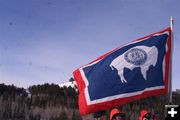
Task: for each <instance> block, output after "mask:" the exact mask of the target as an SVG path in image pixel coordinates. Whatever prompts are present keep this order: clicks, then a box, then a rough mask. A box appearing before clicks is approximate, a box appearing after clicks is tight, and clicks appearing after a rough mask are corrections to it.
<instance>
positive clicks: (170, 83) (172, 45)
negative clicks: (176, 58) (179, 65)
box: [169, 16, 174, 104]
mask: <svg viewBox="0 0 180 120" xmlns="http://www.w3.org/2000/svg"><path fill="white" fill-rule="evenodd" d="M170 28H171V41H172V42H171V58H170V79H169V104H172V62H173V61H172V57H173V47H174V44H173V17H172V16H171V19H170Z"/></svg>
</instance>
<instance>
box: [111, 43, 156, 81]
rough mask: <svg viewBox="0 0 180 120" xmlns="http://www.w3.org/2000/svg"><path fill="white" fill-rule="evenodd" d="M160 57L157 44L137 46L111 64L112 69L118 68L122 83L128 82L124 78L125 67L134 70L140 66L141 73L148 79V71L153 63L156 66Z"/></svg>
mask: <svg viewBox="0 0 180 120" xmlns="http://www.w3.org/2000/svg"><path fill="white" fill-rule="evenodd" d="M157 58H158V50H157V48H156V47H155V46H152V47H147V46H136V47H133V48H131V49H129V50H128V51H126V52H125V53H123V54H122V55H120V56H118V57H116V58H115V59H114V60H113V61H112V62H111V64H110V67H111V69H112V70H114V68H115V69H117V71H118V75H119V77H120V79H121V82H122V83H127V80H126V79H125V78H124V75H123V74H124V68H125V67H126V68H129V69H130V70H133V69H134V68H136V67H140V69H141V74H142V75H143V77H144V79H145V80H146V72H147V71H148V69H149V67H150V66H151V65H153V66H155V65H156V62H157Z"/></svg>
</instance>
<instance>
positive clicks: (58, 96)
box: [0, 84, 180, 120]
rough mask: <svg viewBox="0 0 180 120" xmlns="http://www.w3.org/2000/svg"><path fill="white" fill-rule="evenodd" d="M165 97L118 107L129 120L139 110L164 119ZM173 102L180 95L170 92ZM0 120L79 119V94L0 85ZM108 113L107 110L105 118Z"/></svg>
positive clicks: (49, 86) (69, 89)
mask: <svg viewBox="0 0 180 120" xmlns="http://www.w3.org/2000/svg"><path fill="white" fill-rule="evenodd" d="M167 103H168V101H167V97H166V96H156V97H150V98H147V99H142V100H138V101H134V102H132V103H129V104H126V105H123V106H121V107H120V108H121V109H122V110H123V111H125V112H126V113H127V118H128V119H129V120H136V119H137V118H138V115H139V111H140V110H141V109H150V110H151V111H153V113H156V114H157V116H158V117H159V119H160V120H163V119H164V106H165V104H167ZM173 103H174V104H180V94H178V93H177V92H174V93H173ZM0 106H1V107H0V120H81V119H85V120H87V119H92V115H89V116H85V117H83V118H82V117H81V116H80V115H79V111H78V93H77V92H76V90H75V89H74V88H72V87H70V86H69V87H67V86H64V87H60V86H59V85H55V84H43V85H34V86H30V87H29V88H28V89H27V90H26V89H24V88H18V87H16V86H13V85H4V84H0ZM109 111H110V110H107V111H106V117H107V119H108V115H109Z"/></svg>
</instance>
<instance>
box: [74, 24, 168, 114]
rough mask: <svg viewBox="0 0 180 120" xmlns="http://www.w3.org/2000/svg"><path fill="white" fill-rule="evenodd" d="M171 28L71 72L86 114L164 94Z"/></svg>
mask: <svg viewBox="0 0 180 120" xmlns="http://www.w3.org/2000/svg"><path fill="white" fill-rule="evenodd" d="M170 56H171V29H170V28H167V29H164V30H162V31H160V32H156V33H153V34H151V35H149V36H146V37H143V38H140V39H138V40H135V41H133V42H131V43H129V44H127V45H124V46H122V47H119V48H116V49H115V50H112V51H110V52H108V53H106V54H104V55H102V56H101V57H99V58H97V59H96V60H94V61H93V62H90V63H89V64H87V65H84V66H82V67H80V68H78V69H77V70H75V71H74V72H73V75H74V78H75V80H76V82H77V86H78V90H79V110H80V114H81V115H86V114H89V113H92V112H96V111H99V110H105V109H108V108H113V107H115V106H119V105H122V104H125V103H128V102H131V101H134V100H138V99H140V98H146V97H149V96H155V95H160V94H167V92H168V81H169V72H170V71H169V63H170Z"/></svg>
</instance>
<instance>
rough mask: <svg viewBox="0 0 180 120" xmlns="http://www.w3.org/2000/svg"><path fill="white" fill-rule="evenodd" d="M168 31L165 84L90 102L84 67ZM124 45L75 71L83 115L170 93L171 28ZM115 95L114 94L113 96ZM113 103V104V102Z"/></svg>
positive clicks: (80, 109) (80, 108)
mask: <svg viewBox="0 0 180 120" xmlns="http://www.w3.org/2000/svg"><path fill="white" fill-rule="evenodd" d="M166 32H168V34H169V37H168V41H167V46H168V48H167V54H166V55H165V65H164V68H165V76H164V77H165V78H164V82H165V86H161V87H159V88H156V89H155V88H154V89H145V90H143V91H138V92H140V93H141V94H137V95H132V96H129V97H123V98H118V99H114V100H110V101H106V102H101V103H89V101H88V96H87V95H86V94H87V93H86V91H88V90H87V87H86V86H87V85H88V83H87V82H86V80H85V79H86V77H85V75H84V72H83V71H82V69H83V68H84V67H87V66H90V65H93V64H96V63H97V62H98V61H100V60H102V59H103V58H105V57H106V56H108V55H109V54H111V53H112V52H114V51H116V50H118V49H120V48H122V47H125V46H127V45H130V44H134V43H137V42H140V41H143V40H146V39H148V38H149V37H152V36H155V35H159V34H164V33H166ZM122 47H118V48H116V49H114V50H112V51H110V52H108V53H106V54H104V55H102V56H100V57H99V58H97V59H96V60H94V61H92V62H90V63H88V64H87V65H85V66H82V67H80V68H78V69H77V70H75V71H74V72H73V75H74V78H75V80H76V82H77V86H78V90H79V101H78V102H79V111H80V114H81V115H86V114H89V113H92V112H96V111H99V110H105V109H109V108H113V107H116V106H119V105H123V104H125V103H128V102H131V101H134V100H138V99H140V98H146V97H150V96H155V95H161V94H167V93H168V82H169V72H170V71H169V64H170V56H171V29H170V27H168V28H166V29H164V30H162V31H160V32H156V33H153V34H150V35H148V36H146V37H142V38H139V39H137V40H135V41H133V42H130V43H129V44H126V45H124V46H122ZM112 97H113V96H112ZM112 103H113V104H112Z"/></svg>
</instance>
